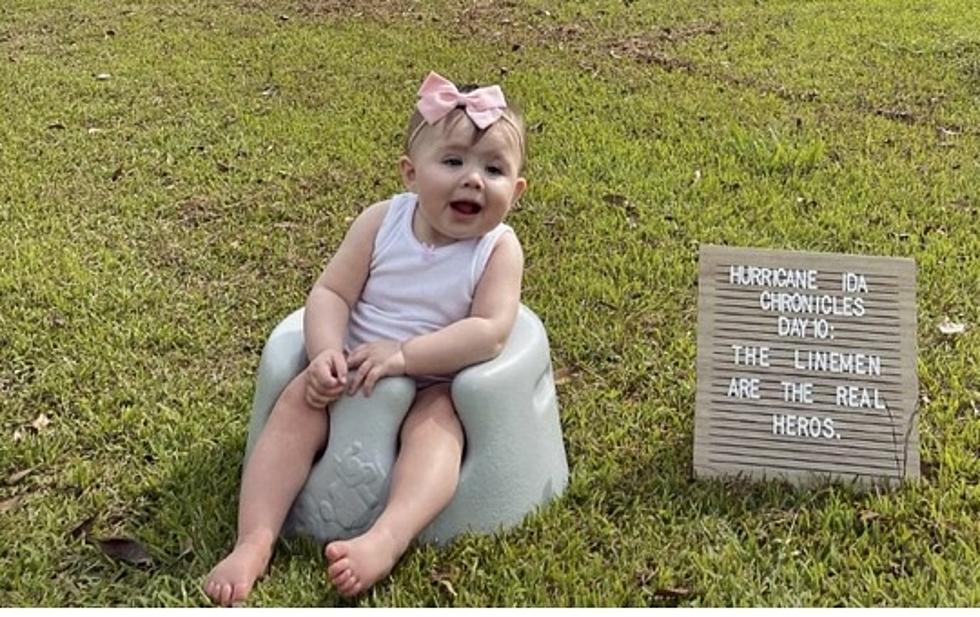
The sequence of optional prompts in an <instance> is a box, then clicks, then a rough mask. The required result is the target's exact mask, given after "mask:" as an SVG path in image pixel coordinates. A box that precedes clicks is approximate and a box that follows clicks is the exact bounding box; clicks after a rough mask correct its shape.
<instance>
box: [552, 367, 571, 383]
mask: <svg viewBox="0 0 980 617" xmlns="http://www.w3.org/2000/svg"><path fill="white" fill-rule="evenodd" d="M573 377H575V371H574V370H572V369H571V368H570V367H567V366H563V367H561V368H560V369H557V370H556V371H555V385H556V386H563V385H565V384H566V383H568V382H570V381H571V380H572V378H573Z"/></svg>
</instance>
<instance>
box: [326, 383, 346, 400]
mask: <svg viewBox="0 0 980 617" xmlns="http://www.w3.org/2000/svg"><path fill="white" fill-rule="evenodd" d="M346 389H347V384H342V383H339V384H337V385H336V386H334V387H332V388H330V389H328V390H326V391H324V393H323V394H324V396H326V397H327V398H328V399H330V401H328V402H332V401H336V400H337V399H339V398H340V397H341V395H342V394H343V393H344V391H345V390H346Z"/></svg>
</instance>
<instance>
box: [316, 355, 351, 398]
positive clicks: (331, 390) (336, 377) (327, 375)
mask: <svg viewBox="0 0 980 617" xmlns="http://www.w3.org/2000/svg"><path fill="white" fill-rule="evenodd" d="M346 385H347V361H346V360H344V354H342V353H341V352H339V351H337V350H336V349H326V350H324V351H322V352H320V354H319V355H318V356H317V357H315V358H313V361H312V362H310V365H309V366H308V367H306V402H307V403H308V404H309V405H310V406H311V407H326V406H327V405H328V404H329V403H332V402H334V401H336V400H337V399H338V398H340V395H341V394H343V393H344V387H345V386H346Z"/></svg>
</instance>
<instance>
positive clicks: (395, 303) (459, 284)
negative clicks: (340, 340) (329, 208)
mask: <svg viewBox="0 0 980 617" xmlns="http://www.w3.org/2000/svg"><path fill="white" fill-rule="evenodd" d="M417 203H418V197H417V196H416V195H415V194H414V193H401V194H399V195H395V196H394V197H393V198H392V199H391V203H390V204H389V206H388V212H387V213H385V218H384V220H383V221H382V222H381V227H380V228H379V229H378V234H377V236H375V239H374V252H373V253H372V255H371V268H370V271H369V272H368V278H367V282H366V283H365V284H364V290H363V291H362V292H361V297H360V298H359V299H358V301H357V303H356V304H355V305H354V309H353V310H352V311H351V314H350V320H349V322H348V323H349V325H348V331H347V339H346V341H345V344H346V346H347V349H348V350H351V349H353V348H354V347H357V346H358V345H360V344H361V343H367V342H371V341H377V340H391V341H407V340H408V339H411V338H413V337H416V336H419V335H420V334H428V333H430V332H435V331H436V330H440V329H442V328H444V327H446V326H448V325H449V324H451V323H453V322H456V321H459V320H461V319H463V318H465V317H468V316H469V314H470V305H471V304H472V302H473V293H474V291H475V290H476V285H477V283H478V282H479V281H480V277H481V276H483V270H484V269H485V268H486V265H487V261H488V260H489V259H490V253H491V251H492V250H493V247H494V245H495V244H496V243H497V240H498V239H499V238H500V236H501V235H503V234H505V233H514V231H513V229H511V228H510V226H508V225H505V224H503V223H501V224H499V225H497V226H496V227H495V228H493V229H492V230H490V231H489V232H487V233H486V234H485V235H483V236H480V237H478V238H471V239H468V240H459V241H457V242H453V243H452V244H447V245H446V246H435V247H434V246H430V245H427V244H424V243H422V242H420V241H419V240H418V238H416V237H415V233H414V232H413V231H412V218H413V215H414V213H415V208H416V205H417Z"/></svg>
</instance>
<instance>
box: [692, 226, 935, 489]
mask: <svg viewBox="0 0 980 617" xmlns="http://www.w3.org/2000/svg"><path fill="white" fill-rule="evenodd" d="M915 280H916V268H915V262H914V261H913V260H911V259H905V258H891V257H871V256H861V255H843V254H837V253H814V252H797V251H778V250H768V249H749V248H731V247H723V246H713V245H702V246H701V249H700V254H699V276H698V287H699V292H698V330H697V332H698V350H697V394H696V401H695V420H694V424H695V430H694V471H695V474H696V475H697V476H699V477H717V476H731V475H736V476H742V477H747V478H749V479H754V480H757V479H784V480H789V481H791V482H794V483H798V484H810V483H814V482H819V481H826V480H835V481H847V482H849V481H854V482H856V483H858V484H882V483H884V484H898V483H900V482H901V481H903V480H905V479H910V478H917V477H918V476H919V439H918V431H917V429H916V422H915V417H916V402H917V397H918V379H917V375H916V332H917V330H916V311H915V285H916V282H915Z"/></svg>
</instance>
